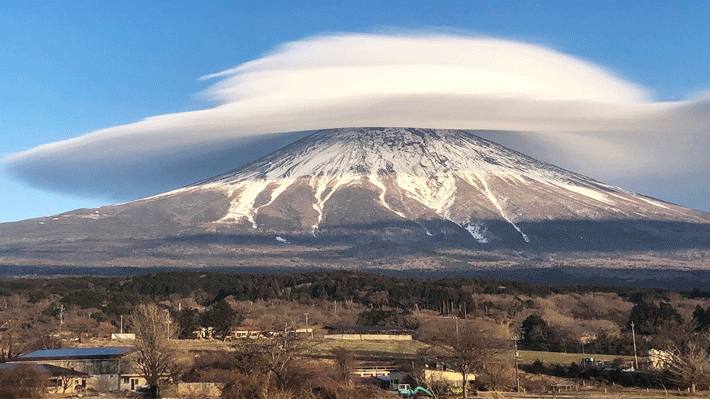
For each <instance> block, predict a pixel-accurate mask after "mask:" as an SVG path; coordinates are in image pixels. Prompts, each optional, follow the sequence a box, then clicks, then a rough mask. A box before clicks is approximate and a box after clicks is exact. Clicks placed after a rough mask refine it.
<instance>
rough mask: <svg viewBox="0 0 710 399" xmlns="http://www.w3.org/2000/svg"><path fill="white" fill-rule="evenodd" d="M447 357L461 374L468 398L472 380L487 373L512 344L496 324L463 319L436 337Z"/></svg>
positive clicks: (464, 393)
mask: <svg viewBox="0 0 710 399" xmlns="http://www.w3.org/2000/svg"><path fill="white" fill-rule="evenodd" d="M433 341H434V344H436V345H437V346H438V347H439V353H440V354H442V355H443V360H444V361H446V362H449V363H451V364H453V365H454V366H455V367H456V368H457V369H458V371H459V372H460V373H461V378H462V385H463V396H464V398H466V397H468V379H469V376H470V375H472V374H474V373H484V372H486V370H487V368H488V366H489V365H490V364H491V363H492V362H494V361H495V357H496V355H498V354H499V353H500V352H501V351H503V350H504V349H505V348H507V347H508V346H509V342H508V340H506V339H504V338H502V337H501V332H500V331H498V330H497V329H496V328H495V327H494V326H488V325H485V324H480V323H473V322H465V321H463V320H462V321H460V322H458V323H457V324H456V325H455V326H452V327H449V328H447V329H445V330H443V331H441V333H440V334H438V335H436V336H434V337H433Z"/></svg>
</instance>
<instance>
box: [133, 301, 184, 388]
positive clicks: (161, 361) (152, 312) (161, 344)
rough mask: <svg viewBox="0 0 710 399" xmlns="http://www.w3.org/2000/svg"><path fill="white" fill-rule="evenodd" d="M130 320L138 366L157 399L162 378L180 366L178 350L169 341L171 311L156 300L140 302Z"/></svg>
mask: <svg viewBox="0 0 710 399" xmlns="http://www.w3.org/2000/svg"><path fill="white" fill-rule="evenodd" d="M131 321H132V323H133V332H134V333H135V334H136V341H135V344H136V347H137V348H138V353H137V357H138V359H137V360H138V361H137V364H138V369H139V371H140V373H141V375H142V376H143V378H145V379H146V381H147V382H148V385H150V392H151V395H152V396H153V397H154V398H158V397H160V383H161V380H163V379H165V378H166V377H168V376H170V375H172V374H173V372H174V371H175V367H176V365H177V351H176V349H175V346H174V345H173V343H172V342H170V338H171V336H170V334H171V329H170V325H171V324H172V320H171V318H170V312H167V311H165V309H161V308H159V307H158V305H156V304H154V303H148V304H140V305H138V306H136V308H135V310H134V311H133V316H132V318H131ZM173 330H174V329H173Z"/></svg>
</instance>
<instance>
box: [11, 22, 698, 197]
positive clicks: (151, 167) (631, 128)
mask: <svg viewBox="0 0 710 399" xmlns="http://www.w3.org/2000/svg"><path fill="white" fill-rule="evenodd" d="M203 79H206V80H216V81H215V83H214V84H213V85H212V86H210V87H209V88H208V89H207V90H205V92H203V93H201V94H202V95H203V96H205V97H206V98H208V99H211V100H213V101H215V102H216V103H217V105H216V106H214V107H213V108H209V109H205V110H200V111H194V112H186V113H179V114H168V115H161V116H156V117H152V118H147V119H145V120H142V121H139V122H136V123H132V124H128V125H123V126H116V127H112V128H108V129H102V130H98V131H96V132H93V133H90V134H87V135H84V136H79V137H76V138H73V139H70V140H66V141H61V142H56V143H50V144H45V145H42V146H39V147H36V148H33V149H30V150H28V151H25V152H21V153H16V154H13V155H11V156H9V157H8V158H7V162H8V168H9V170H10V171H11V173H13V174H14V175H16V176H18V177H19V178H21V179H24V180H26V181H28V182H30V183H31V184H35V185H38V186H40V187H46V188H51V189H57V190H63V191H72V192H77V191H78V192H87V193H93V194H95V193H102V194H109V195H111V196H114V197H116V198H120V199H130V198H136V197H139V196H143V195H149V194H155V193H157V192H159V191H162V190H167V189H170V188H175V187H178V186H180V185H184V184H189V183H192V182H194V181H195V180H199V179H202V178H206V177H210V176H212V175H214V174H217V173H220V172H224V171H226V170H228V169H232V168H235V167H237V166H240V165H241V164H243V163H245V162H248V161H250V160H252V159H254V158H256V157H258V156H259V155H262V154H264V153H266V152H268V151H269V150H272V149H275V147H276V146H278V145H282V144H285V143H286V142H288V141H290V140H293V139H295V138H297V137H300V136H302V134H292V135H275V134H273V133H280V132H293V131H304V130H314V129H321V128H334V127H349V126H410V127H440V128H459V129H472V130H504V131H519V132H525V133H521V134H515V135H513V134H503V133H496V134H490V133H488V137H489V138H491V139H493V140H497V139H499V140H498V141H503V142H504V144H507V145H509V146H512V147H514V148H516V149H518V150H521V151H522V152H526V153H530V155H533V156H538V157H541V158H543V159H545V160H549V161H552V162H553V163H558V164H559V165H560V166H563V167H570V168H573V169H574V170H575V171H578V172H581V173H584V174H588V175H590V176H592V177H596V178H601V179H606V180H609V181H610V182H612V183H613V182H614V181H615V180H617V181H622V180H623V181H624V182H629V181H630V182H631V183H630V184H631V185H632V186H633V185H634V183H633V182H634V178H637V179H639V180H638V181H639V182H641V181H646V180H648V179H649V176H659V177H663V179H666V180H665V181H667V179H669V178H672V177H673V176H686V175H688V174H689V172H691V171H695V170H698V168H703V170H707V169H708V167H710V157H708V156H706V155H705V154H704V153H703V152H702V150H701V148H708V146H707V144H710V143H709V141H710V140H708V130H709V129H708V128H707V126H710V124H709V123H708V122H710V102H708V101H707V98H706V97H703V98H704V99H703V98H695V99H694V100H689V101H683V102H665V103H661V102H654V101H653V99H652V95H651V92H650V91H649V90H648V89H645V88H643V87H640V86H638V85H635V84H633V83H630V82H628V81H626V80H624V79H622V78H620V77H618V76H616V75H615V74H613V73H611V72H610V71H608V70H606V69H604V68H602V67H600V66H597V65H594V64H592V63H589V62H586V61H583V60H580V59H578V58H575V57H572V56H570V55H566V54H563V53H561V52H558V51H555V50H551V49H549V48H546V47H542V46H539V45H533V44H526V43H519V42H514V41H507V40H500V39H489V38H480V37H465V36H455V35H440V34H409V35H406V36H398V35H377V34H343V35H328V36H319V37H314V38H309V39H306V40H302V41H297V42H293V43H288V44H285V45H282V46H280V47H279V48H277V49H276V50H275V51H274V52H273V53H271V54H269V55H266V56H264V57H262V58H259V59H256V60H253V61H250V62H247V63H245V64H242V65H240V66H238V67H236V68H234V69H230V70H227V71H224V72H220V73H216V74H213V75H208V76H205V77H203ZM644 179H646V180H644ZM707 180H708V179H707V178H705V177H700V178H699V180H698V181H697V184H700V185H703V186H704V187H708V186H710V182H708V181H707ZM647 186H648V184H645V185H644V184H639V187H647ZM629 188H631V189H634V187H629ZM659 192H660V191H659ZM650 194H651V195H653V194H654V193H653V192H651V193H650ZM681 202H682V201H681ZM708 207H710V205H708Z"/></svg>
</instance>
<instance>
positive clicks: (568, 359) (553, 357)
mask: <svg viewBox="0 0 710 399" xmlns="http://www.w3.org/2000/svg"><path fill="white" fill-rule="evenodd" d="M518 354H519V355H520V358H519V361H520V363H532V362H534V361H535V359H540V361H541V362H542V363H544V364H572V362H574V363H577V364H579V362H580V361H581V360H582V358H583V357H591V358H594V360H602V361H612V360H614V359H616V358H619V357H620V358H623V359H627V360H631V359H633V358H634V357H633V356H619V355H595V354H589V353H587V354H581V353H560V352H539V351H522V350H521V351H518ZM508 356H509V358H510V359H511V360H512V359H513V351H510V352H509V353H508ZM640 361H642V358H641V357H639V362H640Z"/></svg>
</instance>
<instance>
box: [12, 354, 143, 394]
mask: <svg viewBox="0 0 710 399" xmlns="http://www.w3.org/2000/svg"><path fill="white" fill-rule="evenodd" d="M137 351H138V349H137V348H136V347H133V346H107V347H98V348H67V349H46V350H38V351H34V352H30V353H27V354H25V355H22V356H19V357H16V358H14V359H11V360H10V363H15V364H19V363H30V364H44V365H51V366H54V367H59V368H65V369H69V370H74V371H77V372H80V373H85V374H86V375H87V376H88V377H87V379H86V383H85V386H86V388H89V389H95V390H97V391H104V392H106V391H123V390H137V389H138V388H140V387H142V386H144V385H145V384H146V381H145V379H144V378H143V377H141V376H140V374H139V373H138V369H137V367H136V359H135V355H134V354H135V353H136V352H137Z"/></svg>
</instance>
